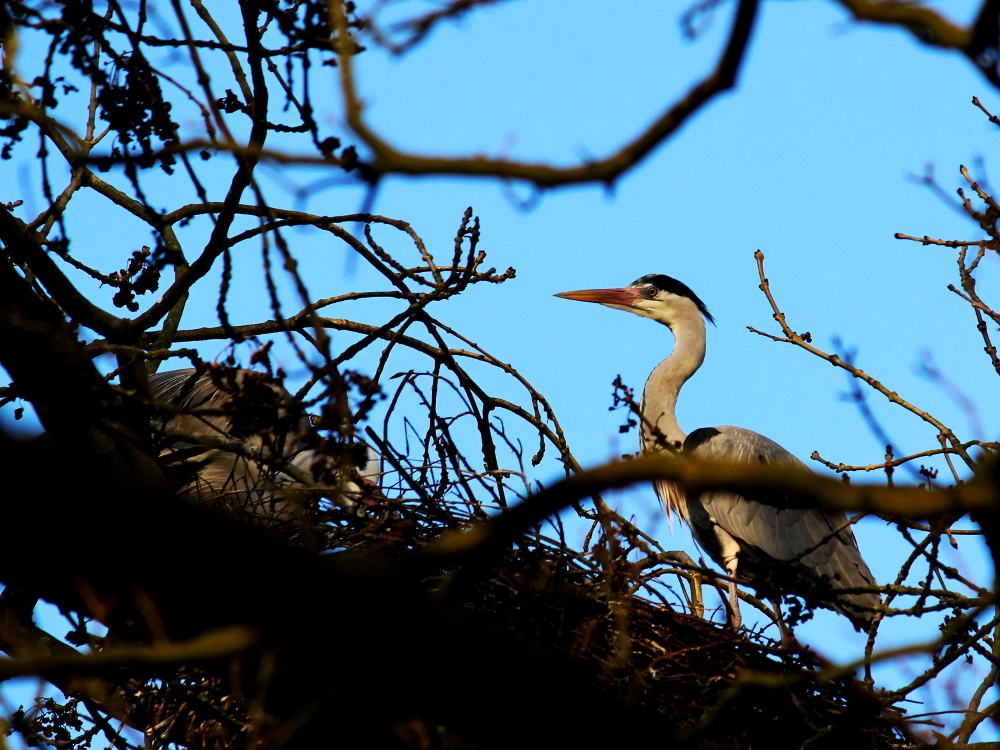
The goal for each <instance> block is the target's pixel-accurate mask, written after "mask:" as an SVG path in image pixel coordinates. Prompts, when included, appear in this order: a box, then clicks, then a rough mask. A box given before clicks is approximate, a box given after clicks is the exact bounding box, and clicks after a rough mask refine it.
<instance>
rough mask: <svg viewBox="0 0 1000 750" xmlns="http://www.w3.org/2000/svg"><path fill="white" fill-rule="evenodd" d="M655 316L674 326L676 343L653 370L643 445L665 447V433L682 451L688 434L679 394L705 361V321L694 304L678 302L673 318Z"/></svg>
mask: <svg viewBox="0 0 1000 750" xmlns="http://www.w3.org/2000/svg"><path fill="white" fill-rule="evenodd" d="M654 319H655V320H657V321H658V322H660V323H663V324H664V325H666V326H668V327H669V328H670V330H671V332H672V333H673V334H674V340H675V344H674V350H673V352H671V354H670V356H669V357H667V358H666V359H665V360H663V361H662V362H660V364H658V365H657V366H656V367H655V368H654V369H653V372H651V373H650V375H649V379H648V380H647V381H646V387H645V389H644V390H643V392H642V409H641V411H642V414H643V427H642V431H641V433H640V435H641V439H642V446H643V449H644V450H650V449H653V450H655V449H656V448H659V449H661V450H663V449H664V448H665V446H664V445H663V439H662V438H661V437H660V436H662V437H663V438H666V442H667V443H668V445H670V446H672V447H674V448H676V449H678V450H679V449H680V448H681V446H682V445H683V444H684V438H685V437H687V433H685V432H684V431H683V430H682V429H681V428H680V425H678V424H677V413H676V411H675V407H676V405H677V395H678V394H679V393H680V391H681V386H683V385H684V383H685V382H687V379H688V378H690V377H691V376H692V375H694V373H695V372H696V371H697V370H698V368H699V367H701V363H702V362H704V361H705V320H704V318H702V316H701V311H700V310H698V309H697V307H695V305H694V303H691V304H690V305H687V304H685V305H678V306H677V307H676V308H675V309H673V310H671V311H670V314H669V317H666V318H664V319H660V318H659V317H656V318H654Z"/></svg>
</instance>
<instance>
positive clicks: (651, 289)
mask: <svg viewBox="0 0 1000 750" xmlns="http://www.w3.org/2000/svg"><path fill="white" fill-rule="evenodd" d="M659 293H660V290H659V289H657V288H656V287H655V286H647V287H646V297H647V298H648V299H654V298H655V297H656V295H657V294H659Z"/></svg>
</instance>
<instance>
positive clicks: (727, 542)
mask: <svg viewBox="0 0 1000 750" xmlns="http://www.w3.org/2000/svg"><path fill="white" fill-rule="evenodd" d="M715 536H716V538H717V539H718V540H719V543H720V545H721V546H722V563H723V565H724V566H725V568H726V575H727V576H729V624H730V625H731V626H732V628H733V630H739V629H740V625H742V624H743V618H742V617H741V616H740V597H739V592H737V590H736V571H737V568H738V566H739V554H740V545H739V542H737V541H736V540H735V539H733V537H732V536H730V535H729V534H727V533H726V532H725V531H723V530H722V529H721V528H719V527H718V526H716V527H715Z"/></svg>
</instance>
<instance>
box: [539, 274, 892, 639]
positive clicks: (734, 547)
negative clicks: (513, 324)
mask: <svg viewBox="0 0 1000 750" xmlns="http://www.w3.org/2000/svg"><path fill="white" fill-rule="evenodd" d="M556 296H557V297H563V298H565V299H571V300H579V301H581V302H596V303H598V304H601V305H604V306H606V307H610V308H613V309H616V310H625V311H627V312H630V313H634V314H636V315H639V316H640V317H643V318H650V319H652V320H655V321H656V322H658V323H662V324H663V325H665V326H667V327H668V328H669V329H670V330H671V332H672V333H673V335H674V341H675V344H674V349H673V351H672V352H671V354H670V356H668V357H667V358H666V359H665V360H663V361H662V362H660V364H659V365H657V366H656V368H654V370H653V372H652V373H651V374H650V376H649V379H648V380H647V381H646V387H645V389H644V390H643V394H642V401H641V404H640V408H639V411H640V412H641V422H642V425H641V428H640V442H641V446H642V449H643V451H657V450H675V451H682V452H683V453H685V454H688V455H691V456H695V457H697V458H701V459H704V460H709V461H733V462H748V463H749V462H755V461H761V462H764V463H768V464H780V465H788V466H796V467H801V468H805V466H804V464H803V463H802V462H801V461H799V460H798V459H797V458H796V457H795V456H793V455H792V454H791V453H789V452H788V451H787V450H785V449H784V448H782V447H781V446H780V445H778V444H777V443H775V442H774V441H773V440H769V439H768V438H766V437H764V436H763V435H759V434H758V433H756V432H752V431H751V430H746V429H743V428H741V427H731V426H729V425H722V426H719V427H707V428H701V429H698V430H695V431H694V432H692V433H691V434H690V435H688V434H686V433H685V432H684V431H683V430H682V429H681V428H680V426H679V425H678V423H677V416H676V413H675V406H676V403H677V396H678V394H679V393H680V390H681V387H682V386H683V385H684V383H685V382H686V381H687V380H688V379H689V378H690V377H691V376H692V375H694V373H695V372H696V371H697V370H698V368H699V367H701V364H702V362H703V361H704V359H705V340H706V336H705V320H706V319H707V320H708V321H710V322H712V323H714V322H715V321H714V320H713V318H712V316H711V314H710V313H709V312H708V308H707V307H706V306H705V303H704V302H702V301H701V299H699V297H698V296H697V295H696V294H695V293H694V292H692V291H691V289H689V288H688V287H687V286H686V285H685V284H683V283H682V282H680V281H677V280H676V279H673V278H671V277H669V276H665V275H663V274H650V275H648V276H643V277H642V278H640V279H637V280H636V281H633V282H632V283H631V284H629V285H628V286H626V287H623V288H620V289H588V290H582V291H575V292H563V293H561V294H557V295H556ZM655 488H656V493H657V495H658V496H659V498H660V500H661V501H662V503H663V505H664V508H665V510H666V512H667V514H668V515H669V514H676V515H677V516H679V517H680V518H681V519H682V520H683V521H685V522H686V523H687V524H688V526H689V527H690V528H691V532H692V535H693V536H694V538H695V541H696V542H697V543H698V545H699V546H700V547H701V548H702V549H703V550H705V552H707V553H708V555H709V556H710V557H711V558H712V559H713V560H714V561H715V562H716V563H717V564H718V565H720V566H721V567H723V568H724V569H725V571H726V575H727V576H728V577H729V602H730V611H731V616H732V619H731V623H732V625H733V627H734V628H738V627H739V625H740V622H741V618H740V614H739V604H738V594H737V590H736V583H735V581H736V580H740V581H752V582H755V583H757V584H758V585H760V586H761V587H762V588H764V589H767V590H769V591H771V592H775V591H779V590H795V591H797V592H804V593H808V592H821V591H824V590H827V591H829V592H830V593H832V594H833V600H832V601H831V602H830V603H829V604H827V606H831V607H832V608H833V609H836V610H837V611H839V612H841V613H842V614H844V615H846V616H847V617H848V618H849V619H850V620H851V621H852V623H853V624H854V625H855V627H859V628H865V629H867V626H870V624H871V622H872V620H873V618H874V609H875V607H877V605H878V604H879V603H880V602H881V597H880V596H879V595H878V594H876V593H874V592H871V593H868V592H854V593H850V592H844V593H840V594H838V593H837V589H858V588H861V589H863V588H871V587H874V586H876V585H877V584H876V582H875V577H874V576H873V575H872V573H871V571H870V570H869V569H868V565H867V564H866V563H865V561H864V558H862V556H861V552H860V550H859V549H858V543H857V541H856V540H855V538H854V533H853V531H852V530H851V524H850V522H849V521H848V520H847V517H846V516H845V515H844V514H843V513H831V512H827V511H824V510H821V509H819V508H815V507H808V506H806V505H803V503H802V502H800V501H797V500H794V499H792V498H789V497H783V496H780V495H774V494H768V495H765V494H749V493H744V494H738V493H735V492H721V491H712V492H702V493H699V494H694V493H685V492H684V490H683V488H681V487H680V486H678V485H677V484H676V483H674V482H670V481H663V480H661V481H657V482H655ZM775 614H776V617H777V618H778V624H779V627H780V628H781V629H782V631H784V626H783V624H782V623H781V619H780V614H779V613H778V612H777V611H776V613H775ZM783 634H784V633H783Z"/></svg>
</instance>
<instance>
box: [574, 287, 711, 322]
mask: <svg viewBox="0 0 1000 750" xmlns="http://www.w3.org/2000/svg"><path fill="white" fill-rule="evenodd" d="M556 296H557V297H562V298H564V299H575V300H579V301H580V302H596V303H598V304H600V305H604V306H605V307H613V308H614V309H616V310H626V311H628V312H630V313H635V314H636V315H639V316H641V317H643V318H652V319H653V320H655V321H657V322H659V323H663V324H664V325H666V326H669V327H670V328H671V329H673V328H674V326H676V325H678V324H681V323H683V322H684V321H691V322H693V321H697V320H700V319H701V317H702V316H704V317H705V318H706V319H707V320H708V322H709V323H713V324H714V323H715V320H714V319H713V318H712V314H711V313H710V312H709V311H708V308H707V307H705V303H704V302H702V301H701V298H699V297H698V295H697V294H695V293H694V292H692V291H691V289H690V288H689V287H688V286H687V284H684V283H682V282H680V281H678V280H677V279H674V278H671V277H670V276H664V275H663V274H662V273H651V274H649V275H648V276H643V277H642V278H640V279H636V280H635V281H633V282H632V283H631V284H629V285H628V286H625V287H622V288H621V289H583V290H580V291H578V292H562V293H560V294H557V295H556Z"/></svg>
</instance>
